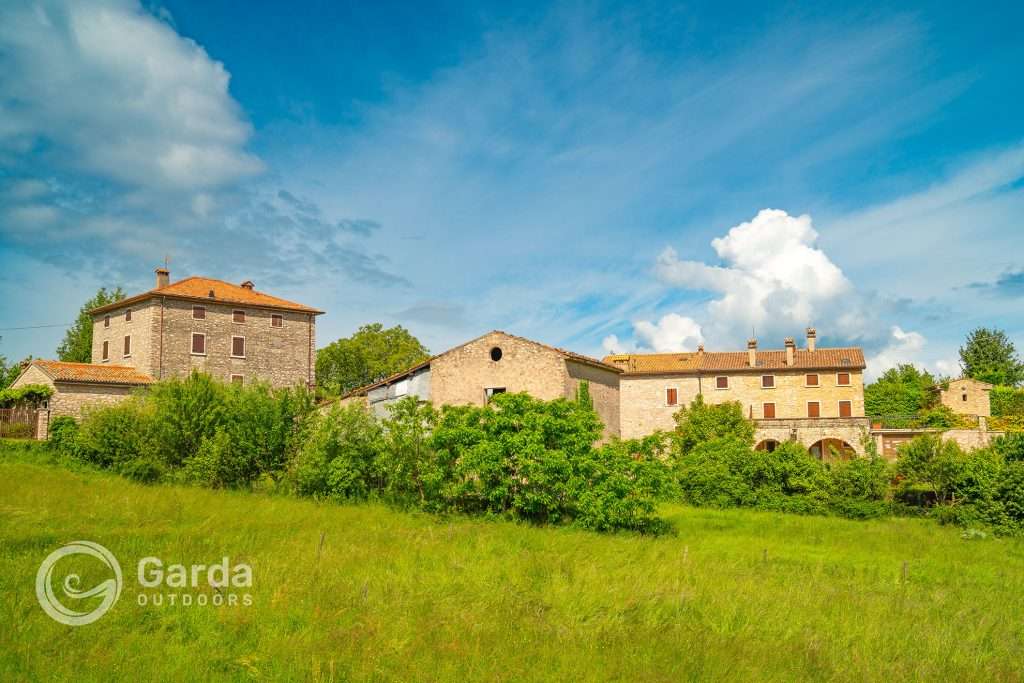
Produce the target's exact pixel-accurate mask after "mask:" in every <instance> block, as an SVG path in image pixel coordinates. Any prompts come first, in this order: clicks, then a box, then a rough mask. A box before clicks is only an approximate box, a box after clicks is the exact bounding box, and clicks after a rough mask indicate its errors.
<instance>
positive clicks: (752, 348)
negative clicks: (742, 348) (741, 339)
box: [747, 339, 757, 368]
mask: <svg viewBox="0 0 1024 683" xmlns="http://www.w3.org/2000/svg"><path fill="white" fill-rule="evenodd" d="M747 363H748V364H749V365H750V367H752V368H756V367H757V340H756V339H748V340H747Z"/></svg>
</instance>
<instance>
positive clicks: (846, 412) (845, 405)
mask: <svg viewBox="0 0 1024 683" xmlns="http://www.w3.org/2000/svg"><path fill="white" fill-rule="evenodd" d="M851 415H853V404H852V403H850V402H849V401H840V402H839V417H850V416H851Z"/></svg>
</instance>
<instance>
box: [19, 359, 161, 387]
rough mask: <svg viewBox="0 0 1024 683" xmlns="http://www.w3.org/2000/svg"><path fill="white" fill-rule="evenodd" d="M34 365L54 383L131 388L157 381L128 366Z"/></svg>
mask: <svg viewBox="0 0 1024 683" xmlns="http://www.w3.org/2000/svg"><path fill="white" fill-rule="evenodd" d="M30 365H34V366H36V367H37V368H39V369H40V370H42V371H43V373H44V374H45V375H46V376H47V377H49V378H50V379H52V380H53V381H54V382H72V383H75V382H78V383H85V384H125V385H129V386H136V385H143V384H152V383H153V382H155V381H156V380H154V379H153V378H152V377H150V376H149V375H147V374H144V373H142V372H139V371H138V370H136V369H135V368H133V367H130V366H128V365H106V364H103V365H98V364H97V365H94V364H92V363H66V362H64V361H59V360H42V359H36V360H33V361H32V363H31V364H30Z"/></svg>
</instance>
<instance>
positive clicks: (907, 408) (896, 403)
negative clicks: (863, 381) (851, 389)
mask: <svg viewBox="0 0 1024 683" xmlns="http://www.w3.org/2000/svg"><path fill="white" fill-rule="evenodd" d="M934 387H935V377H933V376H932V374H931V373H929V372H927V371H925V370H918V369H917V368H916V367H914V366H913V365H911V364H909V363H907V364H904V365H899V366H897V367H895V368H890V369H889V370H886V371H885V373H884V374H883V375H882V376H881V377H879V378H878V379H877V380H875V381H874V382H873V383H872V384H869V385H867V386H866V387H864V410H865V412H866V413H867V414H868V415H870V416H873V417H877V416H883V415H890V416H896V415H899V416H910V415H917V414H918V412H919V411H921V410H923V409H925V408H929V407H931V406H932V405H933V404H934V403H935V400H936V394H935V393H934V391H933V388H934Z"/></svg>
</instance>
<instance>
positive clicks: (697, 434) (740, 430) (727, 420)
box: [672, 394, 755, 455]
mask: <svg viewBox="0 0 1024 683" xmlns="http://www.w3.org/2000/svg"><path fill="white" fill-rule="evenodd" d="M674 419H675V421H676V428H675V430H674V431H673V433H672V436H673V440H674V441H675V445H676V450H677V453H678V454H679V455H685V454H686V453H689V452H690V451H692V450H693V449H694V448H697V447H698V446H699V445H700V444H705V443H708V442H710V441H714V440H716V439H723V438H725V439H734V440H737V441H740V442H741V443H745V444H748V445H750V446H753V445H754V429H755V428H754V423H753V422H752V421H751V420H748V419H747V418H746V417H744V416H743V407H742V406H741V405H740V404H739V403H738V402H735V401H731V402H728V403H719V404H716V405H709V404H707V403H705V402H704V397H703V396H701V395H700V394H698V395H697V397H696V398H695V399H694V400H693V403H691V404H690V406H689V407H686V406H683V407H682V408H680V409H679V412H677V413H676V414H675V415H674Z"/></svg>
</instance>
